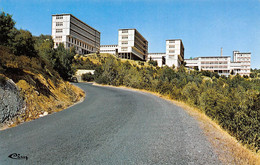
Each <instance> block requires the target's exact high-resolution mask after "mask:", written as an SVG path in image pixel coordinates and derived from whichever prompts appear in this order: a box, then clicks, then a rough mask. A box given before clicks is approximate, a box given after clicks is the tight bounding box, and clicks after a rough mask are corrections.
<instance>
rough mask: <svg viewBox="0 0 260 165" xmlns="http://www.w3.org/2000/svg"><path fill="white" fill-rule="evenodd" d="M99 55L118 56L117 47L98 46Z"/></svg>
mask: <svg viewBox="0 0 260 165" xmlns="http://www.w3.org/2000/svg"><path fill="white" fill-rule="evenodd" d="M100 53H110V54H113V55H116V56H117V55H118V45H100Z"/></svg>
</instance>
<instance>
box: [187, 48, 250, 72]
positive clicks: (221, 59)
mask: <svg viewBox="0 0 260 165" xmlns="http://www.w3.org/2000/svg"><path fill="white" fill-rule="evenodd" d="M233 55H234V62H232V60H231V57H230V56H213V57H212V56H208V57H196V58H193V59H185V62H186V67H188V68H195V67H197V68H198V69H199V71H201V70H208V71H212V72H216V73H219V74H220V75H224V76H228V75H230V73H231V71H232V70H233V72H234V74H237V73H238V74H240V75H241V76H243V75H247V76H249V75H250V65H251V64H250V61H251V53H239V52H238V51H234V52H233Z"/></svg>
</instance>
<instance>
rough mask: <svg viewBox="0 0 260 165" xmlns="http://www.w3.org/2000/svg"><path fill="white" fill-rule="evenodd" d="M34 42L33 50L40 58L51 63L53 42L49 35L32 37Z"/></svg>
mask: <svg viewBox="0 0 260 165" xmlns="http://www.w3.org/2000/svg"><path fill="white" fill-rule="evenodd" d="M34 40H35V46H34V47H35V50H36V51H37V53H38V54H39V56H40V57H42V58H43V59H45V60H47V61H48V62H49V63H51V58H52V56H54V54H53V53H54V50H53V45H54V42H53V40H52V37H51V36H50V35H43V34H41V35H40V36H39V37H34Z"/></svg>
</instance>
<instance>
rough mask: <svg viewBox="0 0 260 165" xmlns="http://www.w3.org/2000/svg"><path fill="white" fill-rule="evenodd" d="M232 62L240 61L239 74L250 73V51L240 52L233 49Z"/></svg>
mask: <svg viewBox="0 0 260 165" xmlns="http://www.w3.org/2000/svg"><path fill="white" fill-rule="evenodd" d="M233 60H234V62H238V63H241V69H240V71H239V74H240V75H250V68H251V53H240V52H239V51H233Z"/></svg>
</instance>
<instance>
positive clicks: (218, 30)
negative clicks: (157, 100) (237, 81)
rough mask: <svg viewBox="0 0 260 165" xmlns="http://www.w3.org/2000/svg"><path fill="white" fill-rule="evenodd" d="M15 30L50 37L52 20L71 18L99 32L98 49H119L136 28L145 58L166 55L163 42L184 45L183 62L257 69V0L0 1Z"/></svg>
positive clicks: (259, 53)
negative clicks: (203, 59) (220, 58)
mask: <svg viewBox="0 0 260 165" xmlns="http://www.w3.org/2000/svg"><path fill="white" fill-rule="evenodd" d="M0 9H1V10H2V11H4V12H7V13H9V14H12V15H13V19H14V20H15V21H16V27H17V28H22V29H27V30H29V31H31V32H32V34H33V35H40V34H51V15H52V14H60V13H71V14H73V15H74V16H76V17H77V18H79V19H80V20H82V21H84V22H86V23H87V24H89V25H90V26H92V27H94V28H95V29H97V30H98V31H100V32H101V44H117V34H118V29H121V28H136V29H137V30H138V31H139V32H140V33H141V34H142V35H143V36H144V37H145V38H146V39H147V40H148V42H149V52H165V40H167V39H182V41H183V43H184V47H185V58H190V57H197V56H216V55H220V48H221V47H223V55H227V56H231V55H232V51H233V50H239V51H240V52H251V53H252V62H251V67H252V68H258V69H260V0H193V1H192V0H110V1H109V0H90V1H87V0H67V1H62V0H55V1H52V0H0Z"/></svg>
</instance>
